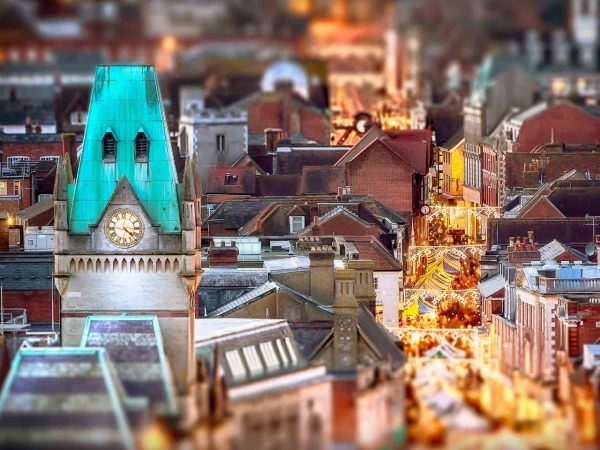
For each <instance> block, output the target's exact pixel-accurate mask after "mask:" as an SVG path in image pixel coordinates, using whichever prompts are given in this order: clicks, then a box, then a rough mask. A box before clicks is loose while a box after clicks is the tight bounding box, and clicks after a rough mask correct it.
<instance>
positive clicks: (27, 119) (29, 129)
mask: <svg viewBox="0 0 600 450" xmlns="http://www.w3.org/2000/svg"><path fill="white" fill-rule="evenodd" d="M32 131H33V127H32V126H31V117H29V116H27V117H25V134H31V133H32Z"/></svg>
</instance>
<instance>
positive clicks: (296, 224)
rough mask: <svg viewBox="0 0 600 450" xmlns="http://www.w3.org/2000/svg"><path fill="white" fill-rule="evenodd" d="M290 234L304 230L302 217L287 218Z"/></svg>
mask: <svg viewBox="0 0 600 450" xmlns="http://www.w3.org/2000/svg"><path fill="white" fill-rule="evenodd" d="M289 220H290V234H294V233H298V232H300V231H302V229H303V228H304V226H305V224H304V216H289Z"/></svg>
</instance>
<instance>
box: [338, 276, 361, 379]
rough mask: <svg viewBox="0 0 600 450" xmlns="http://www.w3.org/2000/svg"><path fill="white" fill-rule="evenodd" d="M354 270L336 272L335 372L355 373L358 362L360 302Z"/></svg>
mask: <svg viewBox="0 0 600 450" xmlns="http://www.w3.org/2000/svg"><path fill="white" fill-rule="evenodd" d="M355 277H356V275H355V273H354V270H352V269H338V270H336V271H335V300H334V303H333V371H334V372H354V371H355V370H356V365H357V362H358V302H357V301H356V296H355V294H354V288H355Z"/></svg>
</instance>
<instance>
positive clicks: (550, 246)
mask: <svg viewBox="0 0 600 450" xmlns="http://www.w3.org/2000/svg"><path fill="white" fill-rule="evenodd" d="M567 252H568V253H572V254H574V255H575V256H577V257H579V259H580V260H581V261H587V260H588V257H587V256H586V255H585V254H583V253H582V252H580V251H579V250H576V249H574V248H572V247H569V246H568V245H564V244H561V243H560V242H558V241H557V240H556V239H554V240H552V241H551V242H549V243H547V244H546V245H544V246H542V247H540V261H541V262H542V263H546V262H547V261H550V260H552V259H556V258H557V257H558V256H560V255H562V254H563V253H567Z"/></svg>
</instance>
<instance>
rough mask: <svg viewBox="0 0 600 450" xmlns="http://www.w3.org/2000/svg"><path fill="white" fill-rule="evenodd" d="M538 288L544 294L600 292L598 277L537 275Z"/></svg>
mask: <svg viewBox="0 0 600 450" xmlns="http://www.w3.org/2000/svg"><path fill="white" fill-rule="evenodd" d="M537 284H538V288H539V290H540V291H541V292H543V293H545V294H560V293H577V292H600V278H547V277H543V276H538V283H537Z"/></svg>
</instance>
